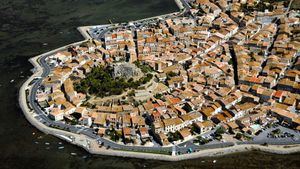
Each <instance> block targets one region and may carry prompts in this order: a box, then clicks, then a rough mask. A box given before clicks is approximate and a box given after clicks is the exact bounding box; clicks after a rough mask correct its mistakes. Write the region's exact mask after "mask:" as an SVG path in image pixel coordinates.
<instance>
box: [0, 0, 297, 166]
mask: <svg viewBox="0 0 300 169" xmlns="http://www.w3.org/2000/svg"><path fill="white" fill-rule="evenodd" d="M176 10H177V6H176V5H175V3H174V2H173V0H1V1H0V75H1V76H0V77H1V78H0V96H1V97H0V107H1V108H0V119H1V121H0V153H1V156H0V168H1V169H23V168H24V169H25V168H26V169H27V168H30V169H36V168H37V169H48V168H49V169H50V168H53V169H58V168H64V169H67V168H72V169H76V168H201V167H203V168H204V167H207V168H283V167H288V168H299V167H300V166H299V164H298V163H299V157H300V156H299V154H294V155H286V156H282V155H271V154H266V153H258V152H251V153H240V154H234V155H228V156H225V157H220V158H206V159H195V160H188V161H183V162H172V163H171V162H162V161H151V160H141V159H129V158H115V157H105V156H91V155H89V154H88V153H86V152H85V151H84V150H82V149H81V148H78V147H76V146H73V145H70V144H67V143H65V142H63V141H61V140H59V139H57V138H55V137H53V136H49V135H45V134H43V133H41V132H39V131H37V130H36V129H35V128H34V127H32V126H31V125H30V124H29V123H28V122H27V121H26V119H25V117H24V116H23V113H22V111H21V110H20V109H19V108H18V103H17V97H18V88H19V87H20V85H21V84H22V83H23V82H24V81H25V79H26V78H27V77H28V76H29V75H30V74H31V73H30V69H32V66H31V65H30V63H29V62H28V59H29V58H30V57H32V56H36V55H38V54H41V53H43V52H46V51H49V50H51V49H54V48H56V47H59V46H62V45H65V44H69V43H72V42H75V41H79V40H81V39H82V37H81V35H80V34H79V33H78V32H77V30H76V27H77V26H82V25H94V24H106V23H108V20H109V19H111V20H112V21H113V22H120V21H130V20H134V19H140V18H144V17H150V16H154V15H159V14H165V13H169V12H174V11H176ZM62 146H63V147H64V148H63V149H62V148H61V149H59V147H62ZM215 159H216V160H217V161H216V163H213V160H215ZM297 162H298V163H297ZM272 166H274V167H272Z"/></svg>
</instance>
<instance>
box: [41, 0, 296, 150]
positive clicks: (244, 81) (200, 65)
mask: <svg viewBox="0 0 300 169" xmlns="http://www.w3.org/2000/svg"><path fill="white" fill-rule="evenodd" d="M254 1H255V0H253V1H251V3H252V2H253V3H254ZM247 2H248V1H246V0H218V1H216V2H214V1H213V0H211V1H209V0H194V1H190V3H191V5H192V6H193V7H194V8H193V9H191V10H190V11H189V15H188V16H178V17H175V18H172V19H167V20H157V23H156V24H150V25H145V26H144V27H142V28H134V27H122V28H116V29H113V30H111V31H110V32H107V33H106V34H105V36H104V38H103V39H101V40H89V41H87V42H84V43H82V44H80V45H78V46H73V47H70V48H68V49H67V50H65V51H61V52H58V53H57V54H55V55H52V56H50V57H48V58H47V62H48V64H49V65H52V66H53V67H54V68H53V69H52V70H51V73H50V75H49V76H48V77H46V78H44V79H43V82H42V85H41V86H40V89H39V91H38V94H37V101H38V102H39V104H40V106H41V107H43V108H44V110H45V112H46V113H47V114H48V115H49V117H51V118H52V119H53V120H55V121H66V122H68V123H74V124H81V125H84V126H86V127H92V128H95V129H96V130H97V132H98V134H99V135H101V136H106V135H107V130H110V129H112V128H113V129H114V130H116V131H117V132H118V133H120V134H121V135H122V137H123V138H124V139H126V140H127V141H128V140H129V142H133V143H140V142H151V138H152V137H151V136H153V138H154V139H155V140H157V142H159V143H160V144H162V145H169V144H170V143H169V141H168V133H175V132H178V133H179V135H180V137H181V138H182V139H183V140H186V139H189V138H192V135H193V134H195V132H194V131H192V128H196V129H197V132H198V133H205V132H208V131H211V130H212V129H213V128H215V127H216V126H222V127H223V128H224V129H227V130H231V131H233V132H247V133H248V134H254V133H256V132H257V131H258V130H260V129H261V128H262V127H264V126H265V125H267V124H269V123H274V122H278V121H280V122H283V123H286V124H287V125H289V126H290V127H291V128H294V129H297V130H299V129H300V127H299V124H300V116H299V114H298V112H299V110H300V95H299V93H300V84H299V82H300V78H299V75H300V58H299V57H298V56H299V48H300V40H299V37H300V31H299V30H300V26H299V17H298V18H297V17H296V16H295V15H293V13H291V14H289V15H288V17H282V18H281V19H278V20H277V21H276V22H272V21H271V22H269V21H266V22H264V20H263V21H262V19H260V20H258V19H257V13H256V12H249V13H245V12H243V11H241V6H240V5H239V4H241V3H242V4H243V3H247ZM251 3H248V5H251ZM277 7H278V9H279V8H282V7H281V6H277ZM282 13H283V12H282ZM282 13H281V14H282ZM260 17H261V16H260ZM265 17H268V16H265ZM235 60H236V61H235ZM135 61H139V62H140V63H142V64H145V65H149V66H150V67H151V68H152V69H153V70H154V71H155V78H156V81H157V85H155V87H154V88H153V90H152V91H151V92H150V93H149V94H150V97H149V98H150V99H147V100H143V101H139V102H138V104H133V102H126V104H123V103H124V102H119V103H118V102H117V103H116V102H113V103H114V104H103V105H92V106H87V105H86V104H83V103H86V101H87V100H88V98H89V97H90V96H87V95H86V94H83V93H79V92H77V91H76V90H75V87H74V84H75V83H77V82H79V81H80V80H81V79H83V78H85V75H86V74H87V73H89V72H90V71H91V70H92V69H93V67H96V66H99V65H107V64H111V63H114V62H129V63H133V62H135ZM235 62H236V63H235ZM234 64H236V67H237V68H236V70H234ZM235 71H236V72H237V77H236V79H238V81H237V80H235V78H234V74H235V73H234V72H235ZM236 84H238V85H236ZM138 95H140V93H135V94H134V96H133V99H134V97H135V96H136V97H138ZM128 97H129V96H126V98H128ZM125 100H126V99H125Z"/></svg>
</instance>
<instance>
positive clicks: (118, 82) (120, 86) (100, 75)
mask: <svg viewBox="0 0 300 169" xmlns="http://www.w3.org/2000/svg"><path fill="white" fill-rule="evenodd" d="M111 71H112V70H111V69H110V68H108V67H106V68H105V67H102V66H100V67H95V68H93V69H92V71H91V72H90V73H88V74H87V75H86V78H85V79H82V80H81V81H80V82H79V83H76V84H75V85H74V87H75V90H76V91H77V92H82V93H85V94H92V95H96V96H98V97H106V96H111V95H120V94H122V93H123V92H124V91H125V90H126V89H137V88H138V87H139V86H140V85H143V84H146V83H148V82H149V81H150V80H151V79H152V78H153V75H152V74H150V73H148V74H146V76H143V77H142V78H140V79H139V80H136V81H134V80H133V78H130V79H128V80H126V79H124V78H113V77H112V75H111Z"/></svg>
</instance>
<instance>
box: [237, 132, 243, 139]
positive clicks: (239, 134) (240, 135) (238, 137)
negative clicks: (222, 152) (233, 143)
mask: <svg viewBox="0 0 300 169" xmlns="http://www.w3.org/2000/svg"><path fill="white" fill-rule="evenodd" d="M242 136H243V135H242V134H241V133H236V135H235V138H236V139H238V140H240V139H241V138H242Z"/></svg>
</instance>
